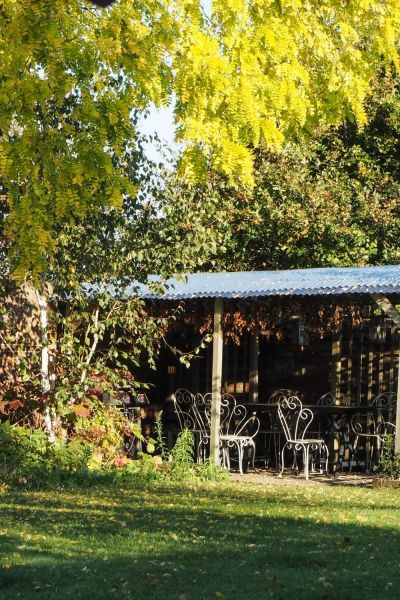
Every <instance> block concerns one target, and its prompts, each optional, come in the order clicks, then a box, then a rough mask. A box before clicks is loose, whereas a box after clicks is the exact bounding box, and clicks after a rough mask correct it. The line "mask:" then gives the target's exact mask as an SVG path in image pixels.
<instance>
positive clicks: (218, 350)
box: [210, 298, 224, 465]
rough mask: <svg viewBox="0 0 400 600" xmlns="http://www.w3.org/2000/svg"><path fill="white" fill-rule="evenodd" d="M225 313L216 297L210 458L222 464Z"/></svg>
mask: <svg viewBox="0 0 400 600" xmlns="http://www.w3.org/2000/svg"><path fill="white" fill-rule="evenodd" d="M223 314H224V301H223V299H222V298H215V303H214V336H213V360H212V388H211V391H212V401H211V431H210V458H211V460H212V461H213V463H214V464H216V465H219V464H220V459H219V456H220V450H219V441H220V420H221V414H220V411H221V389H222V354H223V331H222V317H223Z"/></svg>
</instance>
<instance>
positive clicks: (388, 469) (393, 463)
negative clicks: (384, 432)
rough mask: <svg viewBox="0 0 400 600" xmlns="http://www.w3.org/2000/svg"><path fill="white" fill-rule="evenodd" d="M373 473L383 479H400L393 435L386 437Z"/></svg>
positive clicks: (399, 460)
mask: <svg viewBox="0 0 400 600" xmlns="http://www.w3.org/2000/svg"><path fill="white" fill-rule="evenodd" d="M375 471H376V472H377V473H378V475H379V477H382V478H383V479H400V454H398V453H397V454H395V452H394V436H393V435H388V436H387V438H386V440H385V443H384V446H383V448H382V454H381V456H380V458H379V465H378V466H377V467H376V469H375Z"/></svg>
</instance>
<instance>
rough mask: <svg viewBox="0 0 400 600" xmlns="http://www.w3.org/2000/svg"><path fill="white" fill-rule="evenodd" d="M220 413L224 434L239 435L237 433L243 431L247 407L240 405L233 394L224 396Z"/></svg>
mask: <svg viewBox="0 0 400 600" xmlns="http://www.w3.org/2000/svg"><path fill="white" fill-rule="evenodd" d="M220 413H221V420H220V427H221V433H222V434H232V435H235V434H237V432H238V431H239V430H241V425H242V423H243V422H244V421H245V420H246V417H247V410H246V407H245V406H243V405H242V404H238V403H237V401H236V398H235V397H234V396H232V394H222V396H221V411H220Z"/></svg>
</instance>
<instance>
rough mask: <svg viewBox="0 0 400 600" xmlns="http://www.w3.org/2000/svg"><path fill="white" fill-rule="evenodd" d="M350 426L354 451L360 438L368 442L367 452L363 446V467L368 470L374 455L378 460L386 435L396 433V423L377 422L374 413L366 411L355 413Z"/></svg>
mask: <svg viewBox="0 0 400 600" xmlns="http://www.w3.org/2000/svg"><path fill="white" fill-rule="evenodd" d="M350 426H351V429H352V431H353V433H354V435H355V440H354V452H355V453H356V452H357V448H358V447H359V442H360V440H363V441H364V443H369V444H370V448H369V452H367V449H366V448H365V456H366V460H365V469H366V471H367V472H369V471H370V470H371V466H372V463H373V460H374V455H375V457H376V460H379V457H380V455H381V452H382V448H383V445H384V444H385V441H386V439H387V436H388V435H394V434H395V433H396V425H394V424H393V423H391V422H390V421H380V422H379V423H377V422H376V420H375V415H374V414H372V413H369V412H368V413H364V414H360V413H355V414H354V415H353V416H352V418H351V421H350Z"/></svg>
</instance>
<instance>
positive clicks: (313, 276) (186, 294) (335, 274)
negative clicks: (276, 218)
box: [141, 265, 400, 300]
mask: <svg viewBox="0 0 400 600" xmlns="http://www.w3.org/2000/svg"><path fill="white" fill-rule="evenodd" d="M167 286H168V287H167V289H166V291H165V293H164V294H162V295H157V294H154V293H150V292H149V290H148V289H144V288H142V289H141V295H143V296H144V297H146V298H159V299H162V300H181V299H182V300H183V299H190V298H255V297H260V296H320V295H321V296H328V295H343V294H371V293H375V294H377V293H382V294H397V293H400V265H386V266H380V267H340V268H339V267H331V268H319V269H293V270H288V271H242V272H237V273H192V274H190V275H187V278H186V281H177V280H175V279H170V280H168V282H167Z"/></svg>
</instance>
